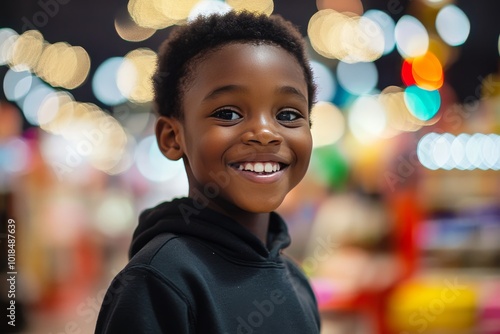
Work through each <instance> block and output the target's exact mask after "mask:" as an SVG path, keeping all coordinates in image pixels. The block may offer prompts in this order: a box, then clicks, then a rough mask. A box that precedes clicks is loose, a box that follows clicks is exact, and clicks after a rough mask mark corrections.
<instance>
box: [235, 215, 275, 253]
mask: <svg viewBox="0 0 500 334" xmlns="http://www.w3.org/2000/svg"><path fill="white" fill-rule="evenodd" d="M238 219H239V220H238V222H239V223H240V224H241V225H243V226H245V227H246V228H247V229H248V230H249V231H250V232H252V233H253V234H254V235H255V236H256V237H257V238H259V239H260V241H262V243H263V244H264V245H266V246H267V231H268V228H269V213H251V214H249V215H248V216H247V217H242V216H240V217H239V218H238Z"/></svg>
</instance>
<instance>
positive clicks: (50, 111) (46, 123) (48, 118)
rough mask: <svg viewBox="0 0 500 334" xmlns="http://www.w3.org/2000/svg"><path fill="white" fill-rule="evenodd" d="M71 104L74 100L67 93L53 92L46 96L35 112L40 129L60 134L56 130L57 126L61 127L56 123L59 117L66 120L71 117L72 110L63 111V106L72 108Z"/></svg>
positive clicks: (60, 132)
mask: <svg viewBox="0 0 500 334" xmlns="http://www.w3.org/2000/svg"><path fill="white" fill-rule="evenodd" d="M71 102H74V98H73V96H72V95H71V94H70V93H68V92H65V91H54V92H52V93H50V94H48V95H47V96H46V97H45V98H44V100H43V101H42V103H41V104H40V106H39V108H38V112H37V119H38V123H39V125H40V128H42V129H43V130H45V131H47V132H52V133H57V134H62V131H59V130H58V126H61V124H58V121H59V118H60V117H67V118H68V119H69V117H71V115H72V114H71V113H72V112H73V108H65V109H63V107H65V106H73V104H71ZM63 110H64V111H63ZM63 113H64V116H63Z"/></svg>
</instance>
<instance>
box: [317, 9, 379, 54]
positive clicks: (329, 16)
mask: <svg viewBox="0 0 500 334" xmlns="http://www.w3.org/2000/svg"><path fill="white" fill-rule="evenodd" d="M307 33H308V36H309V39H310V41H311V46H312V47H313V49H314V50H315V51H316V52H318V53H319V54H320V55H322V56H324V57H327V58H334V59H339V60H342V61H343V62H346V63H356V62H370V61H374V60H376V59H378V58H380V57H381V56H382V54H383V52H384V45H385V43H384V32H383V31H382V28H381V27H380V26H379V25H378V23H376V22H374V21H373V20H371V19H369V18H368V17H364V16H357V15H354V14H351V13H349V14H343V13H339V12H337V11H335V10H333V9H323V10H320V11H318V12H316V13H315V14H314V15H313V16H312V17H311V19H310V20H309V24H308V28H307Z"/></svg>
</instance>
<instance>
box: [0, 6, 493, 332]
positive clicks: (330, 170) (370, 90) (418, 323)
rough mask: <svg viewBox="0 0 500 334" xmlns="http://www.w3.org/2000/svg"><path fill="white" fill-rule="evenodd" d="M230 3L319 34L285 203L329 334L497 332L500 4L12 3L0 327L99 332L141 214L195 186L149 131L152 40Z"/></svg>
mask: <svg viewBox="0 0 500 334" xmlns="http://www.w3.org/2000/svg"><path fill="white" fill-rule="evenodd" d="M231 8H232V9H234V10H243V9H246V10H251V11H258V12H264V13H266V14H268V15H270V14H280V15H282V16H283V17H284V18H286V19H288V20H290V21H292V22H293V23H294V24H296V25H297V26H298V28H299V29H300V31H301V33H302V34H303V35H304V37H305V38H306V40H307V44H308V52H309V56H310V58H311V66H312V68H313V71H314V75H315V80H316V82H317V84H318V87H319V96H318V104H317V105H316V106H315V108H314V110H313V123H314V126H313V128H312V131H313V137H314V145H315V147H314V151H313V156H312V160H311V164H310V168H309V171H308V174H307V175H306V177H305V179H304V180H303V182H302V183H301V184H300V185H299V186H298V187H297V188H295V189H294V190H293V191H292V192H291V193H290V194H289V196H288V197H287V198H286V200H285V202H284V203H283V205H282V206H281V207H280V208H279V212H280V213H281V214H282V215H283V216H284V217H285V219H286V220H287V221H288V223H289V229H290V233H291V235H292V246H291V247H290V248H289V249H288V253H289V254H290V255H291V256H293V257H294V258H295V259H296V260H297V261H298V262H299V263H300V264H301V266H302V268H303V269H304V271H305V272H306V273H307V275H308V276H309V277H310V279H311V282H312V284H313V287H314V290H315V292H316V295H317V298H318V302H319V305H320V309H321V315H322V319H323V331H322V334H333V333H335V334H336V333H339V334H340V333H349V334H352V333H355V334H358V333H359V334H365V333H366V334H372V333H373V334H382V333H383V334H405V333H406V334H413V333H436V334H443V333H467V334H469V333H483V334H493V333H500V174H499V172H498V170H499V168H500V68H499V64H500V63H499V59H500V58H499V57H500V24H499V21H498V20H499V15H500V2H498V1H494V0H477V1H465V0H462V1H459V0H456V1H454V0H408V1H405V0H384V1H382V0H363V1H359V0H317V1H314V0H276V1H274V2H273V1H270V0H267V1H266V0H262V1H260V0H259V1H241V0H227V1H218V0H203V1H198V0H182V1H180V0H178V1H176V0H130V1H126V0H109V1H98V0H87V1H80V0H38V1H36V0H33V1H28V0H20V1H9V2H6V1H4V2H2V4H1V5H0V80H1V83H2V86H1V88H0V215H1V222H0V226H1V230H0V236H1V238H0V248H1V254H2V255H1V258H0V266H1V272H2V278H1V280H0V286H1V287H2V290H1V291H2V292H1V295H0V300H1V302H2V310H3V311H2V312H5V315H4V316H2V321H1V325H0V328H1V332H2V333H37V334H38V333H44V334H56V333H57V334H60V333H68V334H69V333H92V332H93V328H94V324H95V320H96V316H97V313H98V310H99V307H100V304H101V303H102V301H103V298H104V293H105V291H106V288H107V286H108V284H109V283H110V280H111V279H112V277H113V276H114V275H116V273H117V272H118V271H119V270H120V269H121V268H122V267H123V266H124V265H125V263H126V262H127V250H128V246H129V243H130V239H131V234H132V231H133V229H134V227H135V226H136V224H137V216H138V214H139V213H140V212H141V211H142V210H143V209H145V208H147V207H150V206H153V205H155V204H157V203H159V202H161V201H164V200H169V199H172V198H174V197H178V196H183V195H186V194H187V179H186V176H185V173H184V170H183V166H182V164H180V163H179V162H171V161H168V160H167V159H165V158H164V157H163V156H162V155H161V153H160V152H159V150H158V147H157V145H156V142H155V139H154V137H153V125H154V122H155V117H154V116H153V115H152V114H151V104H150V101H151V98H152V89H151V85H150V81H149V79H150V76H151V74H152V73H153V71H154V69H155V61H156V52H157V50H158V46H159V44H160V43H161V41H162V40H164V39H165V37H166V36H168V34H169V33H170V31H171V29H172V27H173V26H175V25H181V24H185V23H186V22H187V21H189V20H191V19H192V18H193V17H196V16H197V15H205V14H208V13H212V12H224V11H227V10H230V9H231ZM9 235H10V236H11V237H9ZM12 236H15V243H14V242H13V241H11V242H9V238H11V239H12ZM14 251H15V253H14ZM14 255H15V257H14ZM12 277H14V279H12ZM14 281H15V285H12V284H11V283H13V282H14ZM9 291H10V292H11V293H12V292H14V294H15V296H13V295H12V294H11V293H9ZM12 300H14V301H15V318H14V320H15V322H14V323H15V325H16V326H12V325H9V324H8V322H9V321H13V318H12V312H11V310H9V309H8V308H9V307H10V305H11V303H12ZM2 314H3V313H2ZM9 315H10V316H11V317H9Z"/></svg>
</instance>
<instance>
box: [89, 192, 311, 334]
mask: <svg viewBox="0 0 500 334" xmlns="http://www.w3.org/2000/svg"><path fill="white" fill-rule="evenodd" d="M289 244H290V237H289V235H288V232H287V228H286V225H285V223H284V222H283V220H282V219H281V217H280V216H279V215H278V214H276V213H271V218H270V224H269V231H268V239H267V247H266V245H264V244H263V243H262V242H261V241H260V240H259V239H258V238H257V237H256V236H255V235H253V234H252V233H251V232H250V231H248V230H247V229H246V228H245V227H244V226H242V225H240V224H239V223H237V222H235V221H234V220H231V219H230V218H229V217H227V216H225V215H223V214H221V213H218V212H215V211H213V210H210V209H207V208H200V207H199V205H197V203H196V202H194V201H193V200H192V199H189V198H182V199H175V200H173V201H172V202H166V203H162V204H160V205H158V206H157V207H155V208H152V209H148V210H146V211H144V212H143V213H142V214H141V216H140V218H139V226H138V227H137V229H136V230H135V232H134V236H133V240H132V246H131V248H130V257H131V259H130V262H129V263H128V264H127V266H126V267H125V268H124V269H123V270H122V271H121V272H120V273H119V274H118V275H117V277H115V279H114V280H113V282H112V283H111V285H110V287H109V288H108V291H107V294H106V296H105V298H104V300H103V303H102V307H101V311H100V313H99V317H98V320H97V325H96V331H95V332H96V333H113V334H114V333H171V334H185V333H186V334H187V333H190V334H191V333H193V334H194V333H203V334H205V333H206V334H233V333H234V334H257V333H266V334H281V333H287V334H293V333H297V334H314V333H319V331H320V330H319V327H320V325H319V315H318V311H317V305H316V300H315V297H314V294H313V292H312V290H311V288H310V286H309V284H308V282H307V279H306V278H305V276H304V275H303V273H302V272H301V271H300V270H299V269H298V267H297V266H296V265H295V264H294V263H293V262H292V261H291V260H290V259H288V258H287V257H286V256H284V255H283V254H282V253H281V251H282V249H283V248H285V247H287V246H288V245H289Z"/></svg>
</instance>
